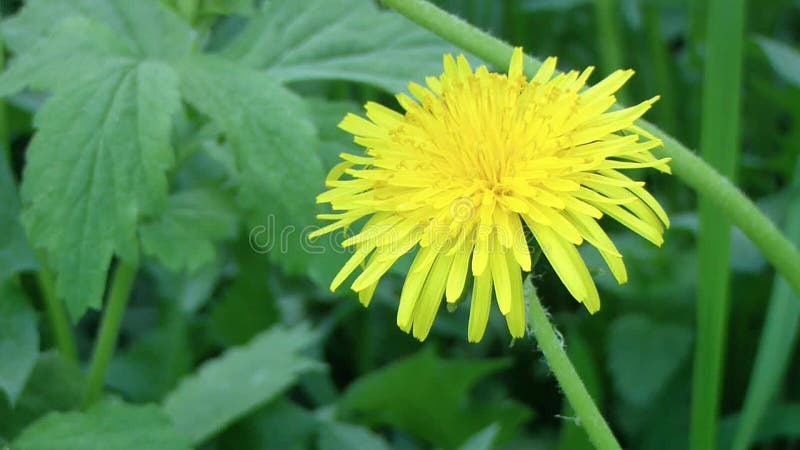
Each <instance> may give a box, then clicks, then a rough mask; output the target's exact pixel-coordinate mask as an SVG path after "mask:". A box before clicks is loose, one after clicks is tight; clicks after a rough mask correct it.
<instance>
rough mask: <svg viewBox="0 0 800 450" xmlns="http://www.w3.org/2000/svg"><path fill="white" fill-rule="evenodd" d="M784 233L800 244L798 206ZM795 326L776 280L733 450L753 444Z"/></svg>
mask: <svg viewBox="0 0 800 450" xmlns="http://www.w3.org/2000/svg"><path fill="white" fill-rule="evenodd" d="M789 196H790V198H798V197H800V159H798V161H797V165H796V168H795V172H794V180H793V182H792V187H791V188H790V193H789ZM785 231H786V234H787V235H788V236H789V237H790V238H791V239H794V242H796V243H800V202H794V203H793V204H791V205H790V206H789V211H788V212H787V216H786V224H785ZM798 325H800V302H798V298H797V296H796V295H794V294H792V290H791V288H790V287H789V284H788V283H786V280H784V279H783V278H781V277H775V280H774V281H773V285H772V296H771V297H770V300H769V307H768V310H767V317H766V319H765V321H764V330H763V331H762V332H761V341H760V342H759V344H758V353H757V355H756V360H755V363H754V365H753V372H752V375H751V377H750V384H749V385H748V387H747V394H746V396H745V400H744V407H743V408H742V412H741V414H740V415H739V422H738V427H737V429H736V435H735V437H734V441H733V450H745V449H747V448H749V447H750V443H751V442H753V439H754V438H755V434H756V431H758V428H759V424H760V423H761V422H762V420H763V418H764V415H765V414H766V412H767V407H768V406H769V405H770V403H771V402H772V400H773V397H774V395H775V392H776V391H777V390H778V387H779V386H780V385H781V383H782V380H783V378H784V377H785V376H786V369H787V366H788V364H789V358H790V357H791V356H792V351H793V349H794V346H795V344H796V343H797V332H798Z"/></svg>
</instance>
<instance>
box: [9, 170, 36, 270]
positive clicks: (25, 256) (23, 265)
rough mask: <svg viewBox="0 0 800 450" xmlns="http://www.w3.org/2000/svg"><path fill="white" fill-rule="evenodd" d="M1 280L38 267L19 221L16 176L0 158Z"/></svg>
mask: <svg viewBox="0 0 800 450" xmlns="http://www.w3.org/2000/svg"><path fill="white" fill-rule="evenodd" d="M0 205H3V207H2V208H0V282H2V281H3V280H5V279H6V278H8V277H9V276H10V275H12V274H14V273H15V272H17V271H20V270H25V269H32V268H35V267H36V257H35V256H34V254H33V252H32V251H31V249H30V247H29V245H28V238H27V237H26V236H25V232H24V231H23V229H22V225H21V224H20V223H19V212H20V204H19V197H18V194H17V186H16V185H15V184H14V176H13V175H12V174H11V170H10V169H9V167H8V163H7V162H6V159H5V158H2V160H0Z"/></svg>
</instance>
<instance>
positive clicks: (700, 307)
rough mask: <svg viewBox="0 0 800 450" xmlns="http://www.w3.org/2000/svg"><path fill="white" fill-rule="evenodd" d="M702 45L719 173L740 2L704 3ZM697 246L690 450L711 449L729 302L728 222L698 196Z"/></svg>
mask: <svg viewBox="0 0 800 450" xmlns="http://www.w3.org/2000/svg"><path fill="white" fill-rule="evenodd" d="M706 30H707V35H706V40H705V55H706V59H705V70H704V77H703V103H702V117H701V120H702V128H701V138H700V154H701V156H702V157H703V159H705V160H706V161H707V162H708V163H709V164H711V165H712V166H713V167H715V168H716V169H717V170H718V171H719V172H720V173H721V174H722V175H724V176H726V177H728V178H730V179H731V180H733V179H735V177H736V167H737V164H738V161H739V123H740V111H741V109H740V106H741V105H740V99H741V96H740V92H741V78H742V45H743V43H742V41H743V33H744V0H735V1H727V0H711V1H710V3H709V8H708V26H707V28H706ZM698 217H699V232H698V237H697V239H698V241H697V259H698V275H697V280H698V283H697V305H696V308H697V317H696V321H697V339H696V347H695V357H694V373H693V377H692V420H691V428H690V448H692V449H693V450H708V449H712V448H715V447H716V442H717V427H718V425H717V423H718V417H719V407H720V395H721V392H722V386H723V367H724V355H725V342H726V332H727V323H728V314H729V311H728V310H729V304H730V256H731V247H730V236H731V224H730V221H729V220H728V218H726V217H723V216H722V215H721V214H720V213H719V208H718V207H717V205H715V204H714V203H713V202H712V201H710V200H709V199H708V198H706V197H704V196H702V195H701V196H700V198H699V203H698Z"/></svg>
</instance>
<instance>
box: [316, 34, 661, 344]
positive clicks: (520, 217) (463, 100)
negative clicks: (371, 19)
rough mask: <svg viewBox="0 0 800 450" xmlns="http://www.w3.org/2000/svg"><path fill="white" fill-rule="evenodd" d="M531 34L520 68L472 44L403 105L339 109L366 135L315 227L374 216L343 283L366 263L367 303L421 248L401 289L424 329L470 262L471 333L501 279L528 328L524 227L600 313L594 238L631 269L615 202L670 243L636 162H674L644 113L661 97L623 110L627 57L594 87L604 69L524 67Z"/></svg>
mask: <svg viewBox="0 0 800 450" xmlns="http://www.w3.org/2000/svg"><path fill="white" fill-rule="evenodd" d="M522 61H523V58H522V49H521V48H517V49H515V50H514V53H513V56H512V58H511V63H510V67H509V69H508V74H507V75H506V74H499V73H491V72H489V71H488V70H487V69H486V67H485V66H480V67H478V68H477V69H476V70H472V68H471V67H470V65H469V63H468V62H467V59H466V58H465V57H464V56H463V55H461V56H459V57H458V58H453V56H452V55H445V57H444V73H442V75H441V76H439V77H428V78H427V79H426V84H427V87H423V86H421V85H418V84H416V83H410V84H409V88H408V89H409V92H410V93H411V95H413V97H414V98H412V97H410V96H408V95H406V94H399V95H397V100H398V101H399V103H400V105H401V106H402V108H403V109H404V110H405V113H402V114H401V113H399V112H396V111H393V110H391V109H389V108H386V107H384V106H382V105H380V104H377V103H373V102H369V103H367V104H366V107H365V108H366V118H363V117H360V116H357V115H354V114H348V115H347V117H345V118H344V120H343V121H342V122H341V123H340V124H339V127H340V128H342V129H343V130H345V131H347V132H349V133H351V134H353V135H354V136H355V139H354V140H355V142H356V143H357V144H359V145H360V146H362V147H364V148H365V149H366V151H365V152H364V153H363V154H359V155H353V154H346V153H345V154H342V155H341V158H342V160H343V162H342V163H340V164H339V165H338V166H336V167H335V168H334V169H333V170H332V171H331V172H330V174H329V176H328V179H327V181H326V186H327V187H328V188H329V189H328V190H327V191H326V192H324V193H323V194H321V195H320V196H319V197H318V198H317V201H318V202H320V203H330V205H331V207H332V209H333V211H334V212H333V213H331V214H322V215H320V216H319V218H320V219H324V220H332V221H334V222H333V223H331V224H328V225H327V226H325V227H323V228H321V229H319V230H317V231H316V232H315V233H313V234H312V237H315V236H321V235H323V234H325V233H329V232H332V231H334V230H337V229H340V228H349V227H350V226H351V225H353V224H354V222H356V221H358V220H359V219H367V220H366V222H365V223H364V224H363V226H362V227H361V229H360V231H359V232H358V233H357V234H355V235H353V236H352V237H350V238H348V239H347V240H345V241H344V242H343V245H344V246H345V247H351V246H352V247H354V249H355V250H354V253H353V254H352V256H351V257H350V259H349V260H348V261H347V263H346V264H344V266H343V267H342V269H341V271H340V272H339V273H338V275H336V277H335V278H334V279H333V282H332V283H331V290H335V289H336V288H337V287H338V286H339V285H340V284H341V283H342V282H344V281H345V280H346V279H347V278H348V277H349V276H350V275H351V274H352V273H353V271H355V270H356V268H359V267H361V268H362V270H361V271H360V274H359V275H358V276H357V277H356V278H355V280H354V281H353V284H352V285H351V288H352V289H353V290H354V291H356V292H358V294H359V299H360V301H361V302H362V303H363V304H364V305H365V306H368V305H369V302H370V299H371V298H372V295H373V293H374V292H375V288H376V286H377V284H378V282H379V280H380V279H381V277H382V276H383V275H384V274H385V273H386V272H387V271H388V270H389V268H390V267H391V266H392V265H393V264H394V263H395V262H396V261H397V260H398V259H399V258H400V257H401V256H403V255H404V254H406V253H408V252H410V251H412V250H414V249H415V248H417V247H418V249H419V250H418V252H417V254H416V256H415V258H414V260H413V263H412V265H411V268H410V270H409V272H408V275H407V277H406V280H405V283H404V285H403V289H402V292H401V294H400V305H399V311H398V313H397V325H398V326H399V327H400V328H401V329H402V330H404V331H405V332H407V333H408V332H412V331H413V335H414V337H416V338H417V339H419V340H423V339H425V338H426V337H427V335H428V333H429V331H430V329H431V326H432V324H433V320H434V318H435V316H436V314H437V312H438V310H439V308H440V306H441V303H442V301H443V299H446V301H447V302H448V303H455V302H457V301H459V299H460V298H461V297H462V295H463V293H464V289H465V286H466V285H467V279H468V278H469V274H471V275H472V278H473V282H472V300H471V304H470V315H469V325H468V332H467V335H468V339H469V341H471V342H477V341H479V340H480V339H481V338H482V337H483V334H484V331H485V330H486V325H487V321H488V319H489V311H490V309H491V301H492V292H493V291H494V297H495V298H496V299H497V306H498V307H499V309H500V312H501V313H502V314H503V315H504V316H505V318H506V321H507V324H508V329H509V331H510V333H511V335H512V336H513V337H515V338H518V337H522V336H523V334H524V333H525V302H524V299H523V295H522V271H530V270H531V254H530V251H529V247H528V240H527V239H526V233H525V228H526V227H527V229H528V230H530V235H532V236H533V237H534V238H535V240H536V244H535V245H536V246H537V247H538V248H540V249H541V250H542V252H543V253H544V255H545V256H546V257H547V259H548V260H549V261H550V263H551V265H552V266H553V269H554V270H555V272H556V273H557V274H558V276H559V278H560V279H561V281H562V282H563V283H564V285H565V286H566V287H567V289H568V290H569V292H570V294H572V296H573V297H575V299H577V300H578V301H579V302H581V303H583V304H584V305H585V306H586V308H587V309H588V310H589V311H590V312H591V313H594V312H596V311H597V310H598V309H599V308H600V299H599V296H598V293H597V288H596V286H595V284H594V281H593V280H592V277H591V275H590V274H589V271H588V269H587V267H586V265H585V263H584V261H583V259H582V258H581V256H580V254H579V253H578V250H577V246H579V245H581V244H582V243H584V242H588V243H589V244H591V245H592V246H594V247H595V248H596V249H597V250H598V251H599V252H600V254H601V255H602V257H603V259H604V260H605V262H606V263H607V265H608V267H609V269H610V271H611V273H612V274H613V275H614V277H615V278H616V279H617V281H618V282H619V283H624V282H625V281H626V280H627V274H626V272H625V266H624V264H623V262H622V255H621V254H620V253H619V251H618V250H617V248H616V247H615V246H614V243H613V242H611V240H610V239H609V237H608V235H607V234H606V233H605V232H604V231H603V229H602V228H601V227H600V226H599V225H598V222H597V221H598V219H600V218H601V217H602V216H603V215H608V216H610V217H612V218H613V219H615V220H617V221H618V222H620V223H621V224H623V225H625V226H626V227H628V228H630V229H631V230H633V231H634V232H636V233H637V234H640V235H641V236H643V237H644V238H645V239H647V240H649V241H650V242H652V243H654V244H656V245H661V243H662V242H663V238H662V234H663V227H664V226H665V225H666V226H669V221H668V218H667V215H666V214H665V213H664V210H663V209H662V208H661V206H660V205H659V204H658V202H657V201H656V200H655V198H653V196H652V195H650V194H649V193H648V192H647V191H646V190H645V189H644V183H642V182H639V181H634V180H632V179H631V178H629V177H627V176H626V175H624V174H623V173H622V172H621V171H622V170H624V169H635V168H642V167H653V168H656V169H658V170H660V171H662V172H667V173H668V172H669V167H668V165H667V163H668V159H656V158H655V157H654V156H653V155H652V153H651V150H652V149H653V148H655V147H658V146H660V145H661V142H660V141H659V140H658V139H656V138H655V137H653V136H652V135H650V134H648V133H647V132H645V131H644V130H642V129H640V128H638V127H636V126H635V125H634V121H635V120H636V119H638V118H639V117H641V116H642V114H644V113H645V111H647V110H648V109H649V108H650V106H651V105H652V104H653V102H655V101H656V100H657V97H655V98H652V99H650V100H647V101H645V102H642V103H640V104H639V105H636V106H633V107H630V108H626V109H622V110H618V111H609V109H611V107H612V105H614V103H615V101H616V100H615V98H614V95H613V94H614V92H616V91H617V90H618V89H619V88H620V87H621V86H622V85H623V84H624V83H625V82H626V81H627V80H628V79H629V78H630V77H631V76H632V75H633V71H632V70H619V71H616V72H614V73H613V74H611V75H610V76H609V77H607V78H606V79H604V80H603V81H601V82H600V83H598V84H596V85H594V86H592V87H589V88H587V89H583V88H584V87H585V83H586V80H587V78H588V77H589V75H590V74H591V72H592V68H591V67H590V68H587V69H586V70H584V71H583V72H580V73H579V72H576V71H573V72H569V73H563V74H558V75H555V67H556V59H555V58H548V59H547V60H546V61H545V62H544V64H542V66H541V68H540V69H539V71H538V72H537V73H536V75H535V76H534V77H533V78H532V79H530V80H528V79H527V78H526V76H525V75H524V74H523V70H522V69H523V67H522V66H523V64H522Z"/></svg>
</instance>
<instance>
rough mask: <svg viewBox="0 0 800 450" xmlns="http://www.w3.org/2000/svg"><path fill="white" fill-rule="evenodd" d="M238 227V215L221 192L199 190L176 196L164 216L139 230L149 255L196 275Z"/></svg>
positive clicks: (173, 195)
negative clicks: (221, 243) (215, 246)
mask: <svg viewBox="0 0 800 450" xmlns="http://www.w3.org/2000/svg"><path fill="white" fill-rule="evenodd" d="M236 225H237V217H236V212H235V210H234V209H233V208H232V207H231V205H230V201H229V200H228V199H227V198H226V197H225V196H224V195H223V194H222V193H221V192H219V190H216V189H196V190H190V191H181V192H177V193H175V194H172V195H171V196H170V197H169V200H168V201H167V208H166V210H165V211H164V212H163V213H162V214H161V216H160V217H158V219H156V220H155V221H153V222H150V223H145V224H142V225H141V226H140V227H139V236H140V238H141V242H142V248H143V250H144V251H145V253H147V254H150V255H152V256H154V257H156V258H157V259H158V260H159V261H160V262H161V263H163V264H164V265H165V266H167V267H168V268H169V269H171V270H173V271H175V272H179V271H181V270H187V271H189V272H194V271H195V270H197V269H198V268H200V267H201V266H203V265H205V264H207V263H209V262H211V261H213V260H214V258H215V256H216V251H215V249H214V245H215V241H218V240H222V239H230V238H233V236H234V235H235V233H236Z"/></svg>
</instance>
